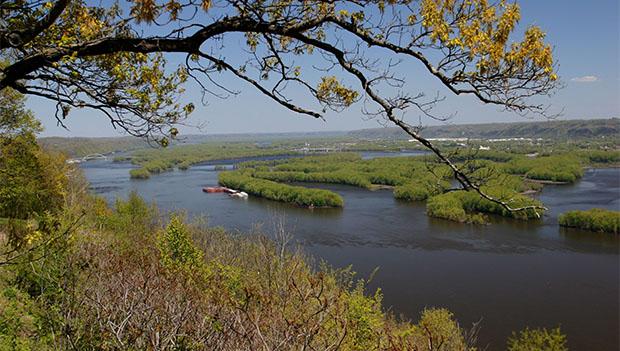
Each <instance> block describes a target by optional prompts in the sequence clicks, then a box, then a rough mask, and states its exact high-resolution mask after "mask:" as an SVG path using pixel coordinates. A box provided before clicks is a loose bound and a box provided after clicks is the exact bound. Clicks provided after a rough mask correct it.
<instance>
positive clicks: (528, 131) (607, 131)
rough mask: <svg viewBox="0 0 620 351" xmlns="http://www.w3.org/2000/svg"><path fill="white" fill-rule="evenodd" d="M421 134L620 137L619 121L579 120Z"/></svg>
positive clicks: (381, 132)
mask: <svg viewBox="0 0 620 351" xmlns="http://www.w3.org/2000/svg"><path fill="white" fill-rule="evenodd" d="M422 135H423V136H424V137H426V138H470V139H497V138H543V139H583V138H597V137H620V119H618V118H609V119H590V120H582V119H579V120H564V121H537V122H518V123H485V124H455V125H443V126H430V127H426V128H424V129H423V132H422ZM348 136H350V137H354V138H358V139H409V136H408V135H407V134H406V133H405V132H403V131H402V130H401V129H400V128H397V127H392V128H372V129H362V130H356V131H352V132H349V133H348Z"/></svg>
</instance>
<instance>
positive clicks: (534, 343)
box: [507, 328, 568, 351]
mask: <svg viewBox="0 0 620 351" xmlns="http://www.w3.org/2000/svg"><path fill="white" fill-rule="evenodd" d="M507 349H508V351H568V347H566V335H564V334H562V332H561V331H560V328H555V329H552V330H547V329H545V328H543V329H529V328H526V329H525V330H522V331H521V332H519V333H518V334H517V333H513V334H512V337H510V338H509V339H508V347H507Z"/></svg>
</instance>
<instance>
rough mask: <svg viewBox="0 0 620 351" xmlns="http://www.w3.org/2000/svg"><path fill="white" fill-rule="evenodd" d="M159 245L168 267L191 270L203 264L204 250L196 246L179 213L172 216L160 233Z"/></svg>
mask: <svg viewBox="0 0 620 351" xmlns="http://www.w3.org/2000/svg"><path fill="white" fill-rule="evenodd" d="M157 247H158V248H159V252H160V255H161V259H162V264H163V265H164V266H165V267H167V268H170V269H182V270H189V271H191V270H195V269H199V268H200V267H202V265H203V258H202V252H201V251H200V250H199V249H198V248H196V247H195V246H194V243H193V241H192V238H191V234H190V233H189V230H188V229H187V227H186V226H185V224H184V223H183V222H182V220H181V218H180V217H179V216H177V215H173V216H172V218H170V222H169V223H168V225H167V226H166V229H165V230H164V231H163V232H162V233H161V234H160V235H159V237H158V241H157Z"/></svg>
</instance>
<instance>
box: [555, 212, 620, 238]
mask: <svg viewBox="0 0 620 351" xmlns="http://www.w3.org/2000/svg"><path fill="white" fill-rule="evenodd" d="M558 221H559V223H560V226H562V227H569V228H579V229H585V230H590V231H593V232H603V233H612V234H619V233H620V211H610V210H605V209H601V208H592V209H589V210H587V211H569V212H566V213H563V214H561V215H560V217H559V218H558Z"/></svg>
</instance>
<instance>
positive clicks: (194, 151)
mask: <svg viewBox="0 0 620 351" xmlns="http://www.w3.org/2000/svg"><path fill="white" fill-rule="evenodd" d="M294 154H296V152H294V151H290V150H287V149H284V148H280V147H261V146H259V145H257V144H254V143H236V142H232V143H211V142H208V143H202V144H196V145H177V146H172V147H169V148H166V149H141V150H138V151H135V152H133V153H132V154H131V156H130V157H128V158H120V159H118V160H117V161H125V160H126V159H130V160H131V163H132V164H134V165H137V166H139V167H140V168H138V169H135V170H131V171H130V176H131V178H140V179H145V178H148V177H149V176H150V175H151V174H158V173H161V172H166V171H170V170H173V169H174V168H175V167H176V168H178V169H180V170H186V169H188V168H189V167H190V166H192V165H195V164H198V163H203V162H207V161H216V160H227V159H237V158H252V157H267V156H283V155H294Z"/></svg>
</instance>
